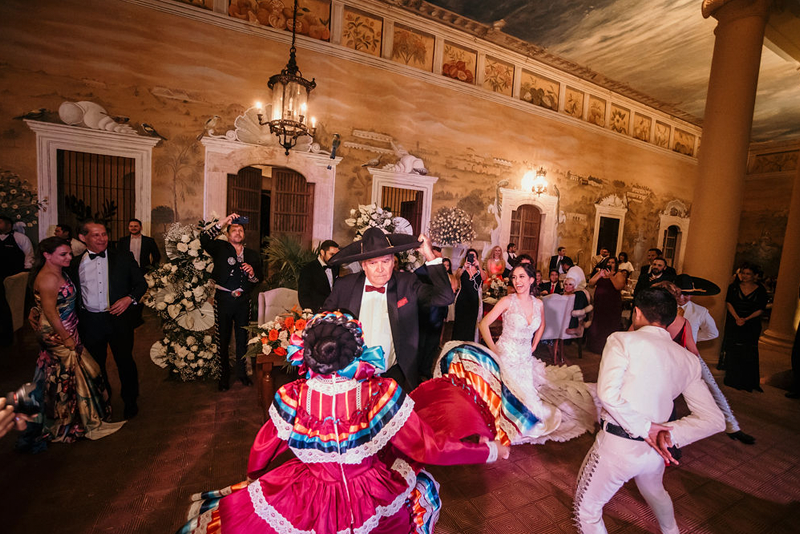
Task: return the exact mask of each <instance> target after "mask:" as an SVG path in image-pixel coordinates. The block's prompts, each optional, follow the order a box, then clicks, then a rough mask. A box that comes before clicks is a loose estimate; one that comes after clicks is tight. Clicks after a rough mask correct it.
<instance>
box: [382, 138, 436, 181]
mask: <svg viewBox="0 0 800 534" xmlns="http://www.w3.org/2000/svg"><path fill="white" fill-rule="evenodd" d="M390 143H391V145H392V150H394V153H395V155H396V156H397V162H395V163H388V164H386V165H384V166H383V170H385V171H392V172H396V173H400V174H420V175H422V176H425V175H426V174H428V169H426V168H425V163H424V162H423V161H422V160H421V159H420V158H418V157H416V156H413V155H411V154H409V153H408V150H406V149H405V148H404V147H403V145H401V144H400V143H395V142H394V140H392V141H390Z"/></svg>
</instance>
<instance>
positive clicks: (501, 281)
mask: <svg viewBox="0 0 800 534" xmlns="http://www.w3.org/2000/svg"><path fill="white" fill-rule="evenodd" d="M487 282H488V285H487V287H486V296H487V297H489V298H493V299H495V300H500V299H501V298H503V297H505V296H506V295H508V278H503V277H502V275H494V276H492V277H491V278H490V279H489V280H487Z"/></svg>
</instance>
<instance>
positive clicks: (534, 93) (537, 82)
mask: <svg viewBox="0 0 800 534" xmlns="http://www.w3.org/2000/svg"><path fill="white" fill-rule="evenodd" d="M520 81H521V84H520V91H519V97H520V99H521V100H524V101H525V102H530V103H531V104H533V105H535V106H542V107H543V108H547V109H552V110H554V111H557V110H558V91H559V88H560V87H559V83H558V82H557V81H554V80H551V79H549V78H545V77H544V76H540V75H538V74H534V73H532V72H528V71H526V70H523V71H522V77H521V78H520Z"/></svg>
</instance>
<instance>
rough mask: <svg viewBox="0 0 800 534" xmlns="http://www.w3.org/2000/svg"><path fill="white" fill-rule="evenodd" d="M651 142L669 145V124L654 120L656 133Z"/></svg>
mask: <svg viewBox="0 0 800 534" xmlns="http://www.w3.org/2000/svg"><path fill="white" fill-rule="evenodd" d="M653 143H655V144H656V145H658V146H660V147H662V148H668V147H669V125H668V124H664V123H663V122H659V121H656V133H655V135H654V136H653Z"/></svg>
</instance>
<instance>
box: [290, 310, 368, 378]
mask: <svg viewBox="0 0 800 534" xmlns="http://www.w3.org/2000/svg"><path fill="white" fill-rule="evenodd" d="M363 348H364V333H363V331H362V329H361V324H360V323H359V322H358V320H357V319H355V317H354V315H353V314H352V313H350V312H347V311H335V312H320V313H318V314H317V315H315V316H314V317H313V318H312V319H311V321H310V323H309V324H308V326H306V329H305V332H304V333H303V361H304V362H305V364H306V365H307V366H308V367H309V369H311V370H312V371H314V372H315V373H317V374H320V375H329V374H331V373H334V372H336V371H338V370H339V369H344V368H345V367H347V366H348V365H349V364H350V362H352V361H353V360H354V359H355V358H356V357H357V356H358V355H360V354H361V351H362V350H363Z"/></svg>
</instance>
